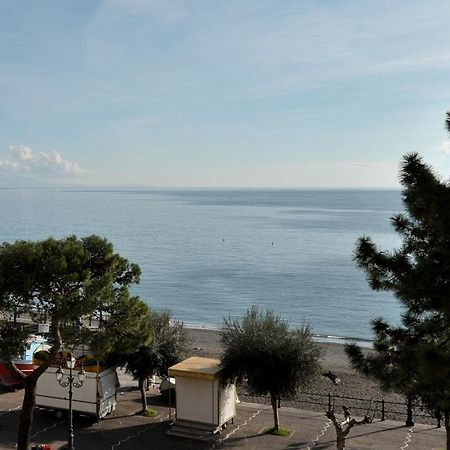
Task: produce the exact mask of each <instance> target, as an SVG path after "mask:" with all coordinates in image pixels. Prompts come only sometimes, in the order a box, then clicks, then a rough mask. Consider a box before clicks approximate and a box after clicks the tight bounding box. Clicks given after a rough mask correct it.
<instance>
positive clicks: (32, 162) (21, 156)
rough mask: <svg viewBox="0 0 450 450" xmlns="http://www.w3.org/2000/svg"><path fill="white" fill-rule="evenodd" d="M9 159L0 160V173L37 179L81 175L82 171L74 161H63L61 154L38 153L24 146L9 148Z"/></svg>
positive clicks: (53, 152) (52, 152)
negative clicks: (24, 175) (26, 175)
mask: <svg viewBox="0 0 450 450" xmlns="http://www.w3.org/2000/svg"><path fill="white" fill-rule="evenodd" d="M9 150H10V152H11V155H12V157H11V159H0V171H3V172H9V173H11V172H15V173H18V174H28V175H31V176H36V177H38V178H64V177H74V176H79V175H82V174H83V170H82V169H81V168H80V166H79V164H78V163H77V162H75V161H68V160H66V159H64V158H63V157H62V155H61V153H59V152H57V151H54V150H53V151H51V152H49V153H44V152H38V153H34V152H33V150H32V149H31V148H30V147H28V146H26V145H19V146H13V147H10V149H9Z"/></svg>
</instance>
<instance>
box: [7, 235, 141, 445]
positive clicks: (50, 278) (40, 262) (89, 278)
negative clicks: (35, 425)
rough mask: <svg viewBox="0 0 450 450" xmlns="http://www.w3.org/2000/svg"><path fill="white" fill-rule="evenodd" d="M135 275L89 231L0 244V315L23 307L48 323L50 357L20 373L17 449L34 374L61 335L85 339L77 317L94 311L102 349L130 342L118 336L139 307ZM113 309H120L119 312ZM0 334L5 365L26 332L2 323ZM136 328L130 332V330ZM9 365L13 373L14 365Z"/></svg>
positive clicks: (26, 426)
mask: <svg viewBox="0 0 450 450" xmlns="http://www.w3.org/2000/svg"><path fill="white" fill-rule="evenodd" d="M139 275H140V269H139V267H138V266H137V265H135V264H130V263H129V262H128V261H127V260H126V259H125V258H122V257H121V256H119V255H118V254H115V253H114V252H113V246H112V244H111V243H110V242H108V241H107V240H106V239H103V238H100V237H98V236H94V235H93V236H88V237H85V238H82V239H78V238H77V237H76V236H69V237H67V238H65V239H60V240H56V239H53V238H49V239H46V240H43V241H38V242H31V241H17V242H16V243H14V244H9V243H4V244H2V245H1V246H0V315H2V316H4V317H6V318H8V317H9V315H10V314H11V313H12V314H14V313H17V312H26V313H28V314H29V315H30V316H31V318H32V319H33V320H34V321H35V323H39V322H40V321H41V320H42V319H47V320H48V321H49V323H50V335H49V342H50V344H51V346H52V347H51V349H50V352H49V353H50V356H49V358H48V360H47V361H44V363H43V364H41V365H40V366H39V367H37V368H35V369H34V371H33V372H32V373H31V374H30V375H28V376H27V377H26V378H23V380H24V383H25V396H24V403H23V406H22V413H21V422H20V425H19V438H18V443H17V447H18V449H19V450H25V449H26V448H28V436H29V430H30V427H31V422H32V412H33V408H34V401H35V399H34V389H35V386H36V383H37V379H38V378H39V376H40V375H41V374H42V373H43V372H44V371H45V370H46V369H47V367H48V365H49V364H50V361H51V359H52V356H54V355H55V354H56V353H57V352H58V350H59V349H60V346H61V343H62V341H63V340H64V343H65V344H66V345H75V344H78V343H80V342H84V341H86V340H88V341H89V339H90V337H91V336H92V333H89V332H88V330H87V327H86V326H85V325H84V324H83V323H82V322H81V321H80V319H81V318H82V317H89V316H96V315H100V317H98V318H99V319H100V322H101V323H100V328H101V330H100V333H99V335H98V337H99V338H100V337H103V341H105V340H106V341H108V342H104V348H105V349H108V348H112V346H113V344H114V343H115V344H118V343H119V342H120V343H121V345H125V343H130V342H131V340H130V339H128V336H124V335H125V334H126V330H125V329H126V327H127V326H129V325H130V324H131V325H133V324H135V322H133V317H132V316H131V315H132V314H133V313H134V312H135V311H136V310H138V309H139V308H140V310H141V312H142V311H143V309H142V305H141V306H139V305H138V303H139V302H138V301H137V300H136V299H135V298H130V297H129V295H128V285H129V284H131V283H135V282H138V281H139ZM116 309H119V310H120V312H121V315H120V317H117V313H116ZM106 312H109V315H107V317H105V318H104V320H103V319H102V317H101V314H102V313H106ZM111 318H113V319H114V320H111ZM108 320H109V324H108V325H109V329H110V330H111V329H112V326H113V325H114V326H116V327H118V329H119V332H118V334H117V336H118V337H117V336H116V337H114V338H111V339H109V340H108V339H106V338H105V337H106V334H105V333H104V331H105V330H106V326H107V322H108ZM128 331H129V330H128ZM112 332H113V333H114V330H112ZM0 333H1V335H2V339H3V341H2V344H4V345H2V350H1V352H2V356H3V357H4V359H5V360H6V361H9V363H10V364H11V360H12V359H13V358H14V357H15V356H16V355H17V354H18V353H20V351H21V349H23V345H24V342H25V340H26V335H25V334H24V333H23V330H21V329H20V327H15V328H7V327H6V328H5V326H2V331H0ZM139 333H140V331H139V332H138V333H136V332H135V331H133V334H139ZM143 334H145V331H144V332H143ZM99 340H101V339H99ZM12 368H13V370H16V371H17V372H18V369H17V368H15V366H14V365H12ZM22 375H23V374H22Z"/></svg>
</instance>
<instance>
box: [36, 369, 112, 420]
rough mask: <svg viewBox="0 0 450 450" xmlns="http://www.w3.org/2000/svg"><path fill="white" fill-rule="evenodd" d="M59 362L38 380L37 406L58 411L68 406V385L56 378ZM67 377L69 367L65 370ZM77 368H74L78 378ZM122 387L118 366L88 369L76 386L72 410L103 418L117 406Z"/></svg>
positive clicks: (66, 408) (74, 373) (75, 375)
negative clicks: (62, 383)
mask: <svg viewBox="0 0 450 450" xmlns="http://www.w3.org/2000/svg"><path fill="white" fill-rule="evenodd" d="M58 368H59V364H52V365H51V366H50V367H49V368H48V369H47V370H46V371H45V372H44V373H43V374H42V375H41V376H40V377H39V379H38V382H37V386H36V406H38V407H40V408H46V409H52V410H54V411H56V412H61V411H67V410H68V409H69V388H68V387H67V386H66V387H62V386H60V384H59V383H58V381H57V379H56V371H57V370H58ZM63 370H64V372H65V376H64V378H65V379H66V378H67V376H68V370H67V369H64V368H63ZM77 372H78V367H77V368H76V369H74V370H73V376H74V379H75V381H76V379H77ZM119 387H120V383H119V378H118V376H117V371H116V368H115V367H109V368H106V369H105V368H103V367H102V366H101V365H100V364H97V365H96V366H91V367H88V368H86V378H85V381H84V383H83V385H82V386H81V387H79V388H76V387H73V390H72V392H73V396H72V411H73V412H76V413H79V414H84V415H90V416H94V417H96V418H97V419H102V418H103V417H105V416H106V415H107V414H110V413H111V412H113V411H114V410H115V409H116V399H117V391H118V388H119Z"/></svg>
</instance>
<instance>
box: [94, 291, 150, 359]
mask: <svg viewBox="0 0 450 450" xmlns="http://www.w3.org/2000/svg"><path fill="white" fill-rule="evenodd" d="M148 314H149V308H148V306H147V305H146V304H145V303H144V302H143V301H142V300H141V299H140V298H139V297H130V296H129V294H128V291H127V290H121V291H120V292H119V294H118V295H117V296H116V297H115V298H114V299H113V301H112V302H110V303H109V304H108V305H107V307H106V308H105V309H104V311H103V312H102V315H103V319H102V320H101V322H100V326H99V330H98V331H97V332H96V333H94V334H92V333H90V340H89V345H90V347H91V350H92V352H93V353H95V354H97V355H107V354H109V353H113V352H115V353H127V352H132V351H134V350H135V349H136V348H139V347H140V346H142V345H146V344H148V343H149V342H150V340H151V339H152V330H151V327H150V324H149V321H148V319H147V315H148Z"/></svg>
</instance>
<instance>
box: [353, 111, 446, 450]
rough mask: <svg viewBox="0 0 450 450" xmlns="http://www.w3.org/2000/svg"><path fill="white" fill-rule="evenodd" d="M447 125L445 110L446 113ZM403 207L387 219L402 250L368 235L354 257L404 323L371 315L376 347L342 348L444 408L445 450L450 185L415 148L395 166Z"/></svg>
mask: <svg viewBox="0 0 450 450" xmlns="http://www.w3.org/2000/svg"><path fill="white" fill-rule="evenodd" d="M446 123H447V128H448V131H449V132H450V114H449V113H447V122H446ZM400 181H401V183H402V185H403V194H402V199H403V204H404V207H405V212H404V213H403V214H398V215H397V216H395V217H393V218H392V224H393V226H394V229H395V231H396V232H397V233H399V234H400V236H401V238H402V244H401V246H400V248H399V249H397V250H394V251H390V252H387V251H382V250H380V249H378V248H377V247H376V245H375V244H374V243H373V242H372V240H371V239H370V238H369V237H361V238H360V239H359V240H358V243H357V248H356V252H355V260H356V262H357V264H358V265H359V266H360V267H361V268H362V269H363V270H365V271H366V274H367V278H368V282H369V285H370V286H371V287H372V289H374V290H377V291H380V290H385V291H391V292H392V293H393V294H394V295H395V296H396V297H397V299H398V300H399V301H400V303H401V304H402V306H403V307H404V310H405V312H404V314H403V317H402V323H401V325H395V326H391V325H389V324H388V323H387V322H386V321H385V320H383V319H377V320H375V321H374V322H373V330H374V333H375V345H374V354H372V355H368V356H367V357H364V356H363V355H362V353H361V351H360V349H358V347H357V346H355V345H351V346H348V347H347V349H346V351H347V354H348V356H349V357H350V360H351V363H352V365H353V366H354V367H355V368H356V369H357V370H360V371H362V372H364V373H366V374H369V375H372V376H373V377H374V378H376V379H378V380H379V381H380V383H381V386H382V387H384V388H387V389H391V390H395V391H397V392H401V393H403V394H405V395H407V397H408V398H409V399H411V398H412V397H413V396H416V397H418V398H420V399H421V400H422V401H423V402H424V403H425V404H427V405H428V406H429V408H431V409H433V410H440V411H442V412H443V413H444V417H445V427H446V432H447V450H450V365H449V363H450V302H449V299H448V291H449V286H450V227H449V226H448V224H449V223H450V222H449V219H450V184H449V182H448V181H445V180H442V179H440V178H439V177H438V176H437V175H436V174H434V173H433V171H432V169H431V168H430V167H429V166H427V165H426V164H425V163H424V162H423V161H422V159H421V158H420V157H419V156H418V155H417V154H415V153H413V154H409V155H406V156H405V157H404V158H403V163H402V167H401V173H400Z"/></svg>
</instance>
